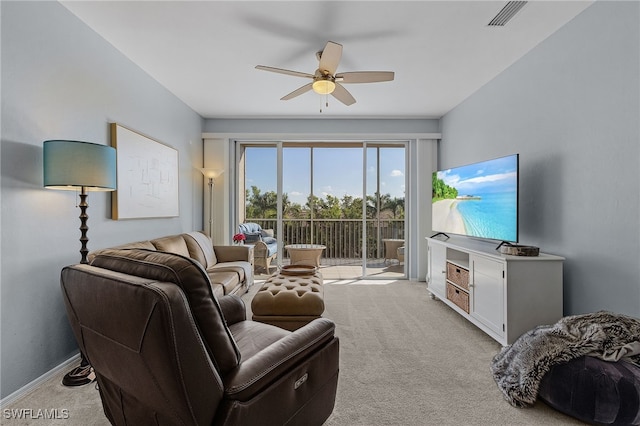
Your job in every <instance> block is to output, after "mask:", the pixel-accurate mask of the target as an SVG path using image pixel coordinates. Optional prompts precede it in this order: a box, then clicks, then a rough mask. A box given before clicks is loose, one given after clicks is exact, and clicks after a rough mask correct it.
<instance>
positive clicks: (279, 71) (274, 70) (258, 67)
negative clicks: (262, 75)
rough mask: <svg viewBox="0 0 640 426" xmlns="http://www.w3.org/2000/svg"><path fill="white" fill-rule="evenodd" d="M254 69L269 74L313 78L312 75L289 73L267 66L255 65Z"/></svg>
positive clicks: (289, 71) (296, 72)
mask: <svg viewBox="0 0 640 426" xmlns="http://www.w3.org/2000/svg"><path fill="white" fill-rule="evenodd" d="M256 69H257V70H262V71H271V72H275V73H278V74H286V75H293V76H295V77H306V78H313V74H308V73H306V72H299V71H291V70H285V69H282V68H274V67H267V66H264V65H256Z"/></svg>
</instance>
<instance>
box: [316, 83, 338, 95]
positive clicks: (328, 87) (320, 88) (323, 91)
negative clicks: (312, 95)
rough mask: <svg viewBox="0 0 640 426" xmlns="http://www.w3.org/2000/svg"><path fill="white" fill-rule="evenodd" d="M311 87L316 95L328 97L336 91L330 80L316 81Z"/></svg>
mask: <svg viewBox="0 0 640 426" xmlns="http://www.w3.org/2000/svg"><path fill="white" fill-rule="evenodd" d="M311 87H312V88H313V91H314V92H316V93H317V94H318V95H329V94H331V93H333V91H334V90H335V89H336V84H335V83H334V82H333V81H331V80H316V81H314V82H313V84H312V85H311Z"/></svg>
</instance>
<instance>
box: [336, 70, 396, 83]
mask: <svg viewBox="0 0 640 426" xmlns="http://www.w3.org/2000/svg"><path fill="white" fill-rule="evenodd" d="M393 78H394V73H393V71H355V72H343V73H340V74H336V80H338V79H341V80H340V82H341V83H343V84H348V83H379V82H381V81H393Z"/></svg>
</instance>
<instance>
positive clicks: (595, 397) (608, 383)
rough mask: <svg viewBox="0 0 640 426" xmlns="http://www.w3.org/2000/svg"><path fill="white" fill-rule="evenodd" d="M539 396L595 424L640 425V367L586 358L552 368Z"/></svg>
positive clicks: (621, 362)
mask: <svg viewBox="0 0 640 426" xmlns="http://www.w3.org/2000/svg"><path fill="white" fill-rule="evenodd" d="M538 397H539V398H540V399H542V400H543V401H545V402H546V403H547V404H548V405H550V406H551V407H553V408H555V409H556V410H558V411H560V412H562V413H565V414H567V415H569V416H572V417H575V418H577V419H580V420H582V421H584V422H587V423H591V424H594V425H640V367H637V366H635V365H634V364H631V363H629V362H626V361H618V362H607V361H603V360H601V359H599V358H595V357H590V356H583V357H579V358H576V359H573V360H571V361H569V362H567V363H563V364H559V365H556V366H554V367H552V368H551V370H550V371H549V372H548V373H547V374H545V376H544V377H543V378H542V381H541V382H540V388H539V391H538Z"/></svg>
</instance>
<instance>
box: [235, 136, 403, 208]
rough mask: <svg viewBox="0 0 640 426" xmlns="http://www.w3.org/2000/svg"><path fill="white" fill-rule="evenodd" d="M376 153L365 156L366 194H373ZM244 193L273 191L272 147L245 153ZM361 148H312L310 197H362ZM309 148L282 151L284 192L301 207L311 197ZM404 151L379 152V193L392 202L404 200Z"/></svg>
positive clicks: (273, 156) (370, 149)
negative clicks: (392, 200)
mask: <svg viewBox="0 0 640 426" xmlns="http://www.w3.org/2000/svg"><path fill="white" fill-rule="evenodd" d="M375 151H376V150H375V149H374V148H369V149H368V153H369V154H368V155H367V193H368V194H374V193H375V191H376V184H377V179H376V169H377V167H376V163H377V159H376V156H375ZM245 152H246V174H245V177H246V185H247V189H250V188H251V186H257V187H258V188H260V191H261V192H262V193H264V192H268V191H276V189H277V188H276V182H277V181H276V178H277V176H276V173H277V166H276V154H277V150H276V148H275V147H255V148H254V147H250V148H247V149H246V151H245ZM362 158H363V151H362V148H314V149H313V162H314V167H313V170H314V176H313V186H314V188H313V193H314V194H315V195H316V196H319V197H321V198H325V197H326V195H327V194H330V195H333V196H335V197H338V198H342V197H343V196H345V195H351V196H353V197H361V196H362V185H363V184H362V181H363V178H362ZM310 162H311V149H310V148H284V149H283V168H282V174H283V192H284V193H286V194H288V196H289V200H290V201H291V202H294V203H298V204H304V203H306V201H307V197H308V195H309V194H310V193H311V176H310V173H309V170H310ZM404 190H405V158H404V147H398V148H381V149H380V192H381V193H382V194H390V195H391V197H392V198H404Z"/></svg>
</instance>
